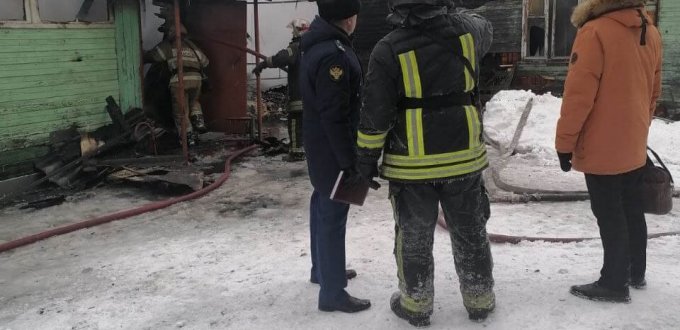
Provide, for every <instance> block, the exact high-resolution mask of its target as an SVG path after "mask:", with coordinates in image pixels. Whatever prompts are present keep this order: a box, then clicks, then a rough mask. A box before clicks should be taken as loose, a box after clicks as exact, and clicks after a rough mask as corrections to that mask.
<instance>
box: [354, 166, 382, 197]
mask: <svg viewBox="0 0 680 330" xmlns="http://www.w3.org/2000/svg"><path fill="white" fill-rule="evenodd" d="M355 167H356V170H357V172H359V175H361V177H362V178H363V179H364V180H365V181H366V182H368V186H369V187H371V189H373V190H378V189H379V188H380V184H379V183H378V181H375V180H373V178H375V177H376V176H378V174H379V172H378V163H377V162H374V161H367V162H362V161H358V162H357V163H356V165H355Z"/></svg>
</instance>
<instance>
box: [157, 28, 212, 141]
mask: <svg viewBox="0 0 680 330" xmlns="http://www.w3.org/2000/svg"><path fill="white" fill-rule="evenodd" d="M164 30H165V31H166V33H165V38H164V39H163V41H161V42H160V43H159V44H158V45H156V47H154V48H153V49H151V50H150V51H148V52H146V53H145V54H144V63H154V62H163V63H166V64H167V65H168V69H169V70H170V74H171V77H170V83H169V87H170V94H171V96H172V113H173V117H174V118H173V119H174V121H175V127H176V128H177V134H178V135H179V134H181V133H180V132H181V125H182V114H181V113H180V108H179V95H178V93H179V88H178V84H179V76H178V75H177V51H176V49H175V38H176V36H175V27H174V25H171V24H168V25H166V28H165V29H164ZM180 30H181V34H182V63H183V65H182V66H183V68H184V103H185V107H184V109H185V117H186V119H187V127H186V128H187V141H188V144H189V145H195V144H196V141H197V139H198V133H205V132H207V128H206V126H205V121H204V119H203V110H202V109H201V104H200V103H199V98H200V96H201V85H202V81H203V80H204V79H205V78H206V77H205V73H204V72H205V69H206V67H207V66H208V64H209V61H208V57H207V56H206V55H205V54H204V53H203V51H201V49H200V48H198V47H197V46H196V44H194V43H193V42H192V41H191V40H189V38H187V30H186V28H185V27H184V26H183V25H180Z"/></svg>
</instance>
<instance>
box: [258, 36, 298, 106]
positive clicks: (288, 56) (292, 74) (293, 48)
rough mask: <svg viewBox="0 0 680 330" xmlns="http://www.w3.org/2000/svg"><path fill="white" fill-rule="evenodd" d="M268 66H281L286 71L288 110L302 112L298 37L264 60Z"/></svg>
mask: <svg viewBox="0 0 680 330" xmlns="http://www.w3.org/2000/svg"><path fill="white" fill-rule="evenodd" d="M265 63H266V64H267V67H268V68H281V69H286V70H287V71H288V111H292V112H302V95H300V87H299V84H300V83H299V82H298V76H299V73H298V71H300V69H299V64H300V38H299V37H296V38H293V40H292V41H291V42H290V44H288V47H287V48H286V49H282V50H280V51H279V52H278V53H276V55H274V56H269V57H267V59H266V60H265Z"/></svg>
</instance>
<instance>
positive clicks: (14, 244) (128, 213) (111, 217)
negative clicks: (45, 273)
mask: <svg viewBox="0 0 680 330" xmlns="http://www.w3.org/2000/svg"><path fill="white" fill-rule="evenodd" d="M257 147H258V146H257V145H252V146H249V147H246V148H243V149H240V150H237V151H235V152H234V153H233V154H231V155H230V156H229V157H228V158H227V160H226V162H225V164H224V173H222V175H221V176H220V177H219V178H218V179H217V180H216V181H215V182H213V183H212V184H210V185H208V186H206V187H204V188H202V189H200V190H197V191H194V192H192V193H189V194H186V195H183V196H179V197H173V198H170V199H166V200H163V201H158V202H153V203H149V204H145V205H142V206H139V207H136V208H133V209H129V210H123V211H118V212H115V213H110V214H107V215H104V216H98V217H95V218H92V219H88V220H85V221H80V222H77V223H74V224H70V225H66V226H62V227H58V228H54V229H50V230H47V231H44V232H41V233H38V234H34V235H30V236H26V237H23V238H20V239H17V240H13V241H9V242H5V243H2V244H0V253H2V252H5V251H9V250H12V249H15V248H18V247H21V246H25V245H29V244H32V243H35V242H38V241H41V240H44V239H47V238H50V237H53V236H57V235H63V234H68V233H71V232H74V231H76V230H80V229H85V228H90V227H94V226H98V225H101V224H105V223H109V222H112V221H116V220H123V219H126V218H130V217H133V216H137V215H140V214H143V213H147V212H151V211H156V210H160V209H163V208H166V207H169V206H171V205H174V204H177V203H181V202H185V201H188V200H192V199H196V198H199V197H203V196H205V195H206V194H208V193H209V192H211V191H213V190H215V189H217V188H219V187H220V186H222V185H223V184H224V183H225V182H226V181H227V179H229V175H230V173H231V162H232V160H234V159H236V158H237V157H239V156H241V155H243V154H245V153H247V152H250V151H252V150H253V149H256V148H257Z"/></svg>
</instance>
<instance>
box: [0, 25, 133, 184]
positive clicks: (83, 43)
mask: <svg viewBox="0 0 680 330" xmlns="http://www.w3.org/2000/svg"><path fill="white" fill-rule="evenodd" d="M115 41H116V40H115V29H114V27H113V26H107V27H101V26H100V27H97V28H91V29H87V28H77V29H69V28H28V27H27V28H0V65H2V67H3V69H2V70H0V118H1V120H0V178H4V177H7V176H11V175H13V174H16V173H17V171H18V170H20V169H25V168H27V166H30V163H31V161H32V160H33V159H35V158H36V157H39V156H41V155H42V154H44V152H45V151H46V148H45V145H46V144H47V143H48V139H49V134H50V132H53V131H55V130H58V129H64V128H67V127H69V126H71V125H77V126H79V127H81V128H83V129H88V130H89V129H94V128H96V127H99V126H101V125H103V124H107V123H108V122H109V118H108V115H107V113H106V111H105V109H104V105H105V101H104V100H105V98H106V97H107V96H109V95H113V96H114V97H115V98H116V99H118V97H119V94H120V93H119V90H120V86H119V81H118V75H119V71H118V61H117V56H116V42H115Z"/></svg>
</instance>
